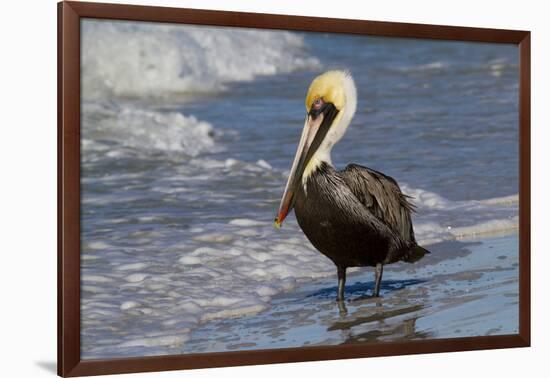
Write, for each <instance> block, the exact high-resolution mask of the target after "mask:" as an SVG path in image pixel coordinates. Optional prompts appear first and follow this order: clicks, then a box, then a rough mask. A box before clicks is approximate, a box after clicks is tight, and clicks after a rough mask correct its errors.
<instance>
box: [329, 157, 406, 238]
mask: <svg viewBox="0 0 550 378" xmlns="http://www.w3.org/2000/svg"><path fill="white" fill-rule="evenodd" d="M340 175H341V177H342V178H343V179H344V182H345V183H346V185H347V186H348V187H349V189H350V190H351V192H352V193H353V194H354V195H355V197H357V199H358V200H359V202H361V203H362V204H363V206H365V207H366V208H367V210H368V211H370V212H371V213H372V214H373V215H374V216H375V217H376V218H378V219H379V220H380V221H382V222H383V223H384V224H386V225H387V226H388V227H389V228H390V229H391V230H393V231H394V232H395V233H397V234H398V235H399V236H400V237H401V239H402V240H403V241H404V242H405V243H406V244H408V245H411V244H412V243H416V242H415V240H414V233H413V228H412V222H411V213H412V212H414V205H413V204H412V203H410V202H409V200H408V199H409V198H410V197H408V196H406V195H405V194H403V193H402V192H401V189H400V188H399V185H398V184H397V182H396V181H395V180H394V179H393V178H391V177H389V176H386V175H385V174H383V173H381V172H378V171H375V170H373V169H370V168H367V167H362V166H360V165H357V164H350V165H348V166H347V167H346V169H344V170H342V171H340Z"/></svg>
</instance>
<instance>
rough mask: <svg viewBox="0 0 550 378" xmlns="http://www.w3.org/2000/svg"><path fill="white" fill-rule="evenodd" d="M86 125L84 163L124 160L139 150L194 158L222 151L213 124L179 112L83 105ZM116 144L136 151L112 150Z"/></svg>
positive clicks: (83, 139)
mask: <svg viewBox="0 0 550 378" xmlns="http://www.w3.org/2000/svg"><path fill="white" fill-rule="evenodd" d="M82 122H83V127H82V128H81V130H82V149H83V152H84V153H83V154H82V156H83V159H84V162H89V161H93V160H94V159H96V158H97V159H103V158H105V157H108V158H109V157H111V158H120V157H124V156H125V154H128V153H136V152H138V151H139V152H140V153H147V152H150V151H155V150H162V151H178V152H182V153H184V154H186V155H189V156H193V157H194V156H197V155H199V154H200V153H201V152H205V151H214V150H216V149H217V150H219V149H220V148H219V147H218V146H216V143H215V140H214V139H215V136H216V133H218V134H219V132H217V131H216V130H214V128H213V126H212V125H211V124H210V123H208V122H204V121H200V120H198V119H197V118H195V117H193V116H185V115H183V114H181V113H178V112H172V111H162V112H161V111H156V110H153V109H149V110H148V109H141V108H137V107H136V106H133V105H123V104H120V103H119V104H113V103H94V102H87V103H84V104H83V106H82ZM112 143H117V144H119V145H121V146H124V147H131V148H133V149H134V150H132V151H128V150H125V149H123V148H112ZM94 152H101V154H100V155H97V154H94Z"/></svg>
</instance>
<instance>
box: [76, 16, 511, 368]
mask: <svg viewBox="0 0 550 378" xmlns="http://www.w3.org/2000/svg"><path fill="white" fill-rule="evenodd" d="M82 43H83V57H82V64H83V66H82V70H83V80H82V89H83V92H82V95H83V103H82V117H83V118H82V130H81V135H82V161H81V164H82V177H81V184H82V351H81V352H82V355H83V357H84V358H100V357H114V356H119V355H120V356H132V355H149V354H166V353H170V354H171V353H178V352H182V351H183V352H186V353H187V352H189V353H190V352H194V351H199V350H200V351H210V350H212V351H213V350H218V349H217V348H221V349H219V350H223V348H226V349H230V347H231V345H233V344H230V343H228V342H220V343H215V344H204V343H203V344H201V342H200V340H201V339H204V338H205V337H206V338H207V335H208V332H209V330H212V329H213V328H209V327H216V326H217V325H216V324H219V323H218V322H225V323H224V325H223V327H226V328H227V331H226V332H227V335H229V334H231V333H232V332H234V333H235V332H236V333H237V334H238V335H239V342H240V343H241V344H239V345H241V346H240V348H247V347H250V348H255V347H260V346H261V345H267V344H269V345H273V346H288V345H298V344H292V343H293V341H291V340H294V339H296V340H297V341H296V342H303V343H304V345H305V343H306V342H309V343H333V341H331V340H333V339H332V338H333V337H335V338H334V340H337V341H334V342H338V343H339V342H345V340H343V339H342V337H340V338H338V337H336V336H334V335H335V333H334V332H333V331H331V330H329V331H327V330H328V328H330V326H328V324H329V323H330V322H331V321H334V322H335V323H334V324H336V323H337V322H338V321H341V320H338V319H340V318H339V317H337V316H336V315H335V313H334V312H333V310H331V309H334V303H333V300H332V298H331V297H330V296H331V295H332V294H331V293H332V289H333V284H332V283H329V282H331V281H324V277H330V280H332V279H333V277H332V276H333V275H334V267H333V266H332V264H331V263H330V262H329V261H328V260H326V259H325V258H324V257H323V256H321V255H320V254H319V253H317V252H316V251H315V250H314V249H313V248H312V247H311V246H310V245H309V243H308V242H307V240H306V239H305V237H304V236H303V234H302V233H301V231H300V230H299V228H298V226H297V224H296V222H295V220H294V218H293V216H290V217H289V220H288V221H287V222H286V223H285V225H284V227H283V229H282V230H279V231H276V230H274V229H273V227H272V220H273V218H274V215H275V211H276V208H277V206H278V201H279V199H280V196H281V194H282V190H283V188H284V184H285V180H286V176H287V170H288V169H289V167H290V163H291V161H292V158H293V154H294V152H295V149H296V144H297V142H298V137H299V134H300V132H301V127H302V125H303V118H304V104H303V98H304V97H305V93H306V90H307V86H308V85H309V82H310V81H311V80H312V78H313V77H315V75H317V74H318V73H319V72H322V71H323V70H325V69H329V68H345V69H350V70H351V71H352V73H353V75H354V78H355V80H356V83H357V86H358V92H359V104H358V110H357V114H356V117H355V119H354V121H353V122H352V124H351V126H350V128H349V129H348V133H347V134H346V136H345V137H344V138H343V139H342V141H341V142H340V143H339V144H338V145H337V146H336V147H335V148H334V150H333V161H334V163H335V165H336V166H337V167H340V168H341V167H344V166H345V165H346V164H347V163H348V162H355V163H359V164H363V165H368V166H369V167H372V168H375V169H377V170H381V171H383V172H385V173H386V174H389V175H391V176H393V177H394V178H396V179H397V180H398V181H399V182H400V184H401V186H402V188H403V190H404V191H405V192H406V193H407V194H409V195H411V196H412V197H413V202H415V204H416V205H417V207H418V213H417V214H416V215H415V217H414V224H415V232H416V235H417V239H418V240H419V241H421V242H422V243H423V244H425V245H429V246H430V249H432V246H434V247H433V248H434V251H435V252H434V253H433V254H432V255H430V258H429V259H426V262H425V264H432V263H433V261H440V259H443V260H449V261H451V260H452V261H454V260H453V259H454V258H455V257H456V256H454V253H457V254H458V255H460V253H461V252H460V251H462V250H463V249H464V248H470V247H469V246H463V245H462V244H450V245H453V246H455V247H456V248H455V247H453V248H454V249H452V251H451V250H449V251H447V252H448V253H447V252H445V253H443V252H441V253H436V252H437V251H439V250H440V247H438V246H441V245H442V246H445V245H447V244H445V243H451V242H454V243H456V241H457V240H463V239H471V238H472V237H476V236H480V235H489V236H490V235H493V234H494V233H514V232H515V230H516V229H517V205H518V200H517V186H518V150H517V140H518V133H517V118H518V112H517V98H516V93H517V85H518V78H517V68H518V65H517V49H516V47H515V46H512V45H487V44H476V43H458V42H441V41H423V40H404V39H387V38H377V37H359V36H346V35H331V34H317V33H289V32H271V31H262V32H258V31H254V30H252V31H251V30H235V29H231V30H228V29H225V30H223V32H220V31H219V30H216V29H212V28H205V27H178V26H170V25H162V26H159V25H155V24H132V23H125V22H117V23H108V22H97V21H85V22H84V25H83V41H82ZM495 240H497V239H487V241H483V243H482V245H486V244H487V243H489V244H490V243H493V242H495ZM506 240H507V241H508V242H509V243H511V244H512V245H513V248H512V249H511V250H509V251H508V252H507V253H508V254H509V255H510V256H509V257H507V258H508V259H510V260H509V261H511V260H512V259H513V256H512V255H513V254H514V253H515V254H517V246H516V245H515V244H513V243H512V241H511V240H510V239H506ZM437 243H440V244H437ZM441 243H442V244H441ZM516 244H517V243H516ZM496 246H498V248H505V247H506V243H503V244H498V243H497V244H496ZM441 248H442V247H441ZM476 248H477V247H476ZM480 248H481V247H480ZM495 248H497V247H495ZM506 248H507V247H506ZM470 255H471V256H475V258H473V259H472V260H468V261H469V264H470V265H469V266H471V269H472V270H474V271H476V269H477V268H479V267H480V266H481V265H482V264H484V263H485V262H484V260H483V258H482V256H484V255H483V254H482V253H473V252H472V253H471V254H470ZM434 259H435V260H434ZM430 261H432V262H430ZM422 264H424V262H423V263H422ZM422 264H421V265H419V268H414V269H421V268H420V267H422V266H424V265H422ZM442 264H443V262H442ZM392 269H393V268H389V269H388V270H387V273H386V276H385V278H386V279H387V280H389V281H388V282H390V281H391V280H397V281H399V280H401V281H403V280H405V281H406V280H414V279H418V280H424V279H425V276H424V275H421V274H419V275H418V277H420V278H414V275H413V277H408V275H407V278H405V277H401V276H400V275H399V274H400V273H399V269H411V268H410V266H409V267H406V268H395V269H397V270H395V273H394V270H392ZM426 269H427V268H426ZM506 272H507V273H506V276H507V277H508V276H509V277H508V278H509V279H513V277H514V275H516V276H517V271H515V272H514V271H513V270H512V271H506ZM426 273H427V274H426V275H427V276H431V273H429V272H426ZM394 274H395V275H397V276H394ZM437 274H439V273H437ZM484 274H485V273H484ZM494 275H495V276H494V277H493V279H497V278H498V277H497V276H498V274H497V273H494ZM421 276H422V277H421ZM436 276H437V275H436ZM483 276H484V275H483V274H482V275H481V276H476V277H478V279H473V281H474V282H475V286H476V287H477V286H479V285H483V280H482V277H483ZM357 277H360V276H357ZM501 278H502V277H501ZM327 279H328V278H327ZM499 279H500V278H499ZM480 280H481V281H480ZM312 282H315V283H312ZM406 282H409V284H407V285H405V286H406V289H404V290H413V291H415V290H417V289H418V290H420V291H422V292H424V291H425V290H424V291H423V289H422V288H423V287H424V286H423V283H424V284H428V283H426V282H422V283H421V282H416V281H406ZM410 282H412V283H410ZM350 283H351V284H352V286H351V287H352V293H351V295H352V297H353V296H354V295H355V294H354V293H355V291H353V290H354V289H353V287H354V286H353V282H350ZM312 285H313V286H312ZM315 285H320V286H315ZM327 285H328V286H327ZM429 285H431V286H430V289H429V290H428V293H427V294H426V293H424V294H422V295H423V297H422V300H423V301H424V303H426V301H427V303H430V301H433V303H439V302H440V301H441V300H442V297H438V296H437V295H439V294H441V293H442V291H441V290H443V288H445V287H446V284H445V282H444V281H442V280H439V281H438V280H435V281H433V280H432V279H431V280H430V281H429ZM457 285H458V284H457ZM458 286H460V285H458ZM504 286H505V285H504ZM358 287H363V286H361V285H360V286H358ZM315 288H316V290H317V291H321V292H322V290H324V289H326V290H327V296H326V298H325V297H324V296H323V295H314V296H313V297H311V298H313V299H308V303H310V304H312V305H313V308H316V306H320V307H322V306H325V307H322V311H320V310H319V311H318V312H319V313H320V314H324V315H323V316H324V318H323V319H321V318H308V319H306V320H305V321H307V322H311V321H313V323H312V324H311V327H305V328H304V325H300V319H301V318H300V316H301V315H300V311H299V308H297V307H296V303H298V304H299V303H300V299H299V298H303V297H300V295H303V294H304V293H306V292H308V290H309V291H312V290H315ZM450 289H453V290H454V288H450ZM361 290H363V292H364V291H365V290H364V289H357V290H356V291H357V292H361ZM484 290H485V289H484ZM487 290H489V289H487ZM487 290H485V291H484V293H485V297H484V299H483V301H485V302H480V303H482V304H483V303H488V302H486V301H487V300H488V299H487V298H490V297H491V296H489V295H487V293H490V291H487ZM499 290H501V289H498V290H497V291H496V292H495V293H496V294H495V297H498V298H500V294H499V293H500V291H499ZM503 290H504V289H503ZM505 290H508V288H506V289H505ZM510 290H511V289H510ZM405 292H407V291H399V290H397V291H396V292H395V293H393V292H392V291H391V290H390V292H389V295H388V297H391V298H392V299H391V302H388V301H389V300H390V299H389V298H384V301H385V302H384V303H383V304H382V310H381V311H383V312H384V311H385V309H386V308H387V307H389V308H390V309H389V310H388V311H389V313H390V314H391V313H392V312H391V311H394V309H395V308H397V309H400V308H406V304H407V303H408V299H407V298H405V297H403V296H401V293H405ZM430 292H433V294H429V293H430ZM283 293H285V294H283ZM437 293H439V294H437ZM415 295H420V294H415ZM306 298H310V297H306ZM325 299H326V302H325ZM293 300H295V302H292V301H293ZM296 300H297V301H298V302H296ZM359 302H360V301H359ZM292 303H295V305H294V307H292V306H293V305H292ZM355 303H356V302H353V303H352V304H350V305H348V315H347V316H348V317H350V316H351V317H352V316H354V315H353V314H355V313H356V312H357V311H359V313H358V315H359V314H360V313H362V312H364V311H363V310H361V309H360V307H361V306H356V305H355ZM390 303H391V304H390ZM468 303H477V302H475V300H472V301H467V302H465V303H463V304H460V305H458V304H455V305H454V306H450V307H449V312H451V313H453V311H455V310H457V311H458V312H461V311H462V310H463V308H464V307H466V306H467V305H468ZM365 306H366V307H365V308H367V309H368V308H370V307H372V306H375V304H374V302H372V301H370V300H366V302H365ZM403 306H404V307H403ZM412 306H413V307H412V308H413V310H411V311H409V312H407V313H408V314H409V313H410V314H409V315H410V316H416V315H418V319H417V320H416V324H417V326H416V328H415V329H421V330H422V332H427V333H426V335H427V336H426V337H447V336H448V335H449V333H448V332H447V333H445V332H443V331H440V330H439V331H437V332H434V330H432V329H430V327H429V326H428V325H424V326H422V327H420V328H419V327H418V323H419V322H420V323H422V322H423V321H426V322H434V324H442V323H444V322H445V321H447V320H448V319H450V318H452V314H451V315H445V316H443V315H441V311H438V312H437V314H433V315H429V314H427V313H426V311H427V309H426V308H424V307H423V308H422V309H416V308H415V307H414V306H416V304H413V305H412ZM431 306H432V305H429V306H427V307H431ZM502 306H503V308H504V309H505V310H504V311H503V312H502V316H501V317H502V319H501V318H500V317H499V316H500V315H499V316H497V315H494V314H493V315H491V316H480V314H478V313H474V315H476V314H477V315H478V316H477V317H476V318H474V320H473V321H471V323H476V324H474V325H472V326H471V327H470V328H468V327H462V328H460V327H459V326H458V325H456V326H452V327H450V329H453V330H455V329H461V332H463V333H464V334H470V333H471V334H485V333H487V332H489V331H491V330H492V329H495V328H496V327H499V326H500V325H499V324H500V323H499V322H502V323H506V326H505V327H504V328H503V329H505V330H506V332H508V331H509V330H511V329H513V326H512V324H513V323H514V322H515V320H514V319H515V318H514V317H513V316H511V315H510V313H511V312H514V311H515V308H516V306H517V304H516V303H514V301H512V300H510V301H507V302H506V301H504V302H502ZM320 307H319V308H320ZM361 308H362V307H361ZM289 309H290V310H289ZM287 310H288V311H290V313H291V315H289V316H290V317H293V316H298V317H297V318H293V319H289V322H290V324H295V325H296V327H294V328H295V329H294V328H292V327H291V328H289V329H287V330H286V331H285V332H286V334H285V337H283V341H281V342H280V343H279V344H277V342H276V340H278V337H276V336H273V337H272V339H270V338H269V337H267V336H266V337H264V338H263V339H261V337H260V338H257V337H255V336H252V335H251V334H249V333H245V334H242V333H241V334H239V332H237V331H236V329H237V328H232V327H238V325H239V324H242V325H243V327H244V326H246V328H250V324H255V323H248V322H254V320H253V319H258V318H257V317H263V318H261V319H263V320H262V322H267V324H273V327H275V328H277V329H280V328H281V327H283V326H281V325H280V324H278V323H277V321H276V319H271V320H273V322H272V321H271V320H269V319H268V318H269V317H270V316H273V317H279V316H280V312H281V311H283V312H284V311H287ZM365 311H367V310H365ZM369 311H370V310H369ZM398 311H401V310H398ZM367 312H368V311H367ZM409 315H407V316H409ZM365 316H367V317H368V316H370V315H365ZM407 316H405V317H407ZM438 316H443V318H441V319H439V318H438ZM235 317H238V319H239V320H235ZM266 317H267V318H266ZM395 317H396V318H397V319H401V318H403V316H402V315H399V316H397V315H396V316H395ZM392 318H393V316H392ZM227 319H231V320H227ZM438 319H439V320H438ZM487 319H492V321H489V320H487ZM453 321H454V320H453ZM461 321H463V320H461V319H458V320H456V322H457V324H458V323H460V322H461ZM232 324H234V326H233V325H232ZM338 324H339V323H338ZM396 324H397V323H396ZM258 327H260V326H258ZM327 327H328V328H327ZM396 327H397V328H398V329H396V330H395V331H391V329H389V330H387V331H380V332H382V333H383V334H384V335H385V336H383V337H384V338H389V339H392V337H394V338H398V337H399V336H398V335H399V334H400V333H403V330H402V329H401V328H400V327H401V325H396ZM260 328H261V327H260ZM352 328H354V329H358V328H355V326H353V327H352ZM201 332H202V333H201ZM250 332H252V331H250ZM338 332H340V331H338ZM438 332H439V333H438ZM453 332H454V331H453ZM468 332H470V333H468ZM336 333H337V332H336ZM293 334H296V336H292V335H293ZM300 335H302V336H300ZM392 335H393V336H392ZM440 335H447V336H440ZM380 337H381V338H382V336H380ZM260 339H261V340H260ZM197 340H199V341H197ZM358 340H359V339H358ZM369 340H370V339H369ZM285 343H286V344H285ZM252 344H254V345H252ZM247 345H248V346H247ZM300 345H301V344H300ZM209 348H212V349H209Z"/></svg>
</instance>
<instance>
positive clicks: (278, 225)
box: [274, 217, 283, 229]
mask: <svg viewBox="0 0 550 378" xmlns="http://www.w3.org/2000/svg"><path fill="white" fill-rule="evenodd" d="M282 225H283V222H282V221H280V220H279V217H277V218H275V223H274V226H275V228H276V229H279V228H281V226H282Z"/></svg>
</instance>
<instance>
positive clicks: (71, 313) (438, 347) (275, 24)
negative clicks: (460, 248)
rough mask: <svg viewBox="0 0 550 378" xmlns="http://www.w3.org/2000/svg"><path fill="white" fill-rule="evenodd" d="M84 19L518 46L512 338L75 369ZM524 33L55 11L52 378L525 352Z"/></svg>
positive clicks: (265, 17) (101, 8) (126, 361)
mask: <svg viewBox="0 0 550 378" xmlns="http://www.w3.org/2000/svg"><path fill="white" fill-rule="evenodd" d="M84 18H97V19H112V20H132V21H151V22H165V23H183V24H196V25H210V26H233V27H245V28H261V29H281V30H297V31H317V32H331V33H349V34H360V35H375V36H387V37H404V38H425V39H438V40H456V41H472V42H490V43H507V44H515V45H517V46H518V47H519V54H520V57H519V61H520V67H519V82H520V86H519V93H518V95H519V120H518V125H519V157H520V167H519V172H520V176H519V183H520V187H519V253H520V257H519V261H520V265H519V285H520V287H519V333H518V334H512V335H500V336H479V337H461V338H452V339H431V340H422V341H409V342H389V343H379V344H364V345H361V344H354V345H351V344H350V345H340V346H311V347H300V348H286V349H270V350H253V351H234V352H223V353H202V354H192V355H170V356H158V357H139V358H117V359H109V360H82V359H81V357H80V199H81V198H80V115H81V113H80V42H81V41H80V22H81V20H82V19H84ZM530 206H531V204H530V32H528V31H516V30H497V29H483V28H470V27H455V26H438V25H421V24H407V23H393V22H378V21H362V20H343V19H332V18H314V17H301V16H284V15H270V14H255V13H241V12H225V11H210V10H195V9H176V8H165V7H151V6H133V5H115V4H99V3H86V2H61V3H59V4H58V374H59V375H60V376H82V375H99V374H114V373H132V372H150V371H159V370H177V369H195V368H208V367H221V366H237V365H251V364H272V363H283V362H298V361H316V360H329V359H330V360H334V359H346V358H362V357H373V356H391V355H402V354H418V353H441V352H451V351H467V350H478V349H494V348H513V347H527V346H529V345H530V332H531V330H530V291H531V288H530Z"/></svg>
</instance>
